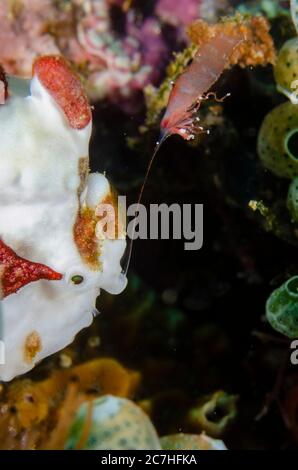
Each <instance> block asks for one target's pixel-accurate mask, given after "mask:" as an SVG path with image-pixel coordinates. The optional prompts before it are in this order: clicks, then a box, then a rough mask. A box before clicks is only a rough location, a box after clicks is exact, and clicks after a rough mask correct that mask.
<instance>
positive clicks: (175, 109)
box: [161, 33, 242, 140]
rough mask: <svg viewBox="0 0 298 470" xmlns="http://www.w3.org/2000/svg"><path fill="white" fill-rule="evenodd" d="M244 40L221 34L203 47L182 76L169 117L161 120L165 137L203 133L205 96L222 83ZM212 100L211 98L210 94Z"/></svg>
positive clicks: (189, 136) (167, 114) (170, 101)
mask: <svg viewBox="0 0 298 470" xmlns="http://www.w3.org/2000/svg"><path fill="white" fill-rule="evenodd" d="M241 41H242V39H241V38H239V37H230V36H227V35H226V34H224V33H220V34H218V35H217V36H214V37H213V38H211V39H210V41H209V42H207V43H205V44H203V45H202V46H201V47H200V49H199V50H198V52H197V53H196V55H195V57H194V59H193V61H192V63H191V64H190V65H189V67H188V68H187V69H186V70H185V72H184V73H182V74H181V75H180V77H179V78H178V80H177V81H176V83H175V85H174V87H173V89H172V92H171V94H170V98H169V103H168V106H167V109H166V112H165V115H164V117H163V119H162V121H161V130H162V134H166V135H172V134H179V135H180V136H181V137H183V138H184V139H186V140H189V139H192V138H194V134H195V133H196V132H197V131H198V130H201V129H202V128H201V127H198V121H197V119H196V118H195V114H196V112H197V110H198V108H199V107H200V103H201V101H202V99H204V93H206V92H207V91H208V90H209V89H210V88H211V86H212V85H213V84H214V83H215V82H216V81H217V80H218V78H219V77H220V75H221V74H222V72H223V70H224V68H225V67H226V65H227V64H228V63H229V58H230V56H231V54H232V52H233V50H234V49H235V47H236V46H237V45H238V44H240V42H241ZM207 97H208V95H207Z"/></svg>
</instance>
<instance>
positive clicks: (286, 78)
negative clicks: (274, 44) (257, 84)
mask: <svg viewBox="0 0 298 470" xmlns="http://www.w3.org/2000/svg"><path fill="white" fill-rule="evenodd" d="M274 77H275V80H276V84H277V89H278V91H280V92H281V93H283V94H284V95H286V96H287V98H289V99H290V101H291V102H292V103H293V104H297V103H298V93H297V90H298V37H294V38H292V39H289V40H288V41H286V42H285V43H284V45H283V46H282V48H281V49H280V51H279V53H278V56H277V61H276V64H275V67H274Z"/></svg>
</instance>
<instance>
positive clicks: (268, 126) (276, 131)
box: [258, 102, 298, 179]
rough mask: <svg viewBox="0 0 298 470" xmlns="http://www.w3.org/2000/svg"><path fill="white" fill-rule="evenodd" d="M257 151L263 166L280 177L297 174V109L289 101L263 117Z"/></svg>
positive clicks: (290, 176) (291, 176) (289, 176)
mask: <svg viewBox="0 0 298 470" xmlns="http://www.w3.org/2000/svg"><path fill="white" fill-rule="evenodd" d="M258 153H259V156H260V158H261V161H262V163H263V165H264V167H265V168H267V169H268V170H270V171H272V173H274V174H275V175H276V176H279V177H282V178H290V179H292V178H294V177H295V176H298V109H297V106H296V105H294V104H292V103H291V102H286V103H283V104H281V105H279V106H277V107H276V108H274V109H273V110H272V111H271V112H270V113H269V114H267V116H266V117H265V119H264V121H263V123H262V126H261V129H260V131H259V136H258Z"/></svg>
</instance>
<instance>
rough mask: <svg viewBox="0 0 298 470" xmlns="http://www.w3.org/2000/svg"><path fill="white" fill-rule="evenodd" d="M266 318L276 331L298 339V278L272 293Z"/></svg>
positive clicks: (267, 306)
mask: <svg viewBox="0 0 298 470" xmlns="http://www.w3.org/2000/svg"><path fill="white" fill-rule="evenodd" d="M266 317H267V320H268V321H269V323H270V325H271V326H272V328H274V329H275V330H276V331H279V332H280V333H282V334H284V335H286V336H288V337H289V338H297V337H298V276H294V277H292V278H291V279H289V280H288V281H287V282H285V283H284V284H282V285H281V286H280V287H279V288H278V289H276V290H275V291H273V292H272V294H271V295H270V297H269V298H268V300H267V302H266Z"/></svg>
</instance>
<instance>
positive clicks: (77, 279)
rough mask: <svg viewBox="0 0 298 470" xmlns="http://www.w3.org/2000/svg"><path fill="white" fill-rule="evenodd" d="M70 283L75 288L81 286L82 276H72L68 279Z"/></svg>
mask: <svg viewBox="0 0 298 470" xmlns="http://www.w3.org/2000/svg"><path fill="white" fill-rule="evenodd" d="M70 280H71V282H72V283H73V284H75V285H76V286H77V285H79V284H82V282H84V278H83V276H81V275H80V274H75V275H74V276H72V277H71V278H70Z"/></svg>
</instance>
